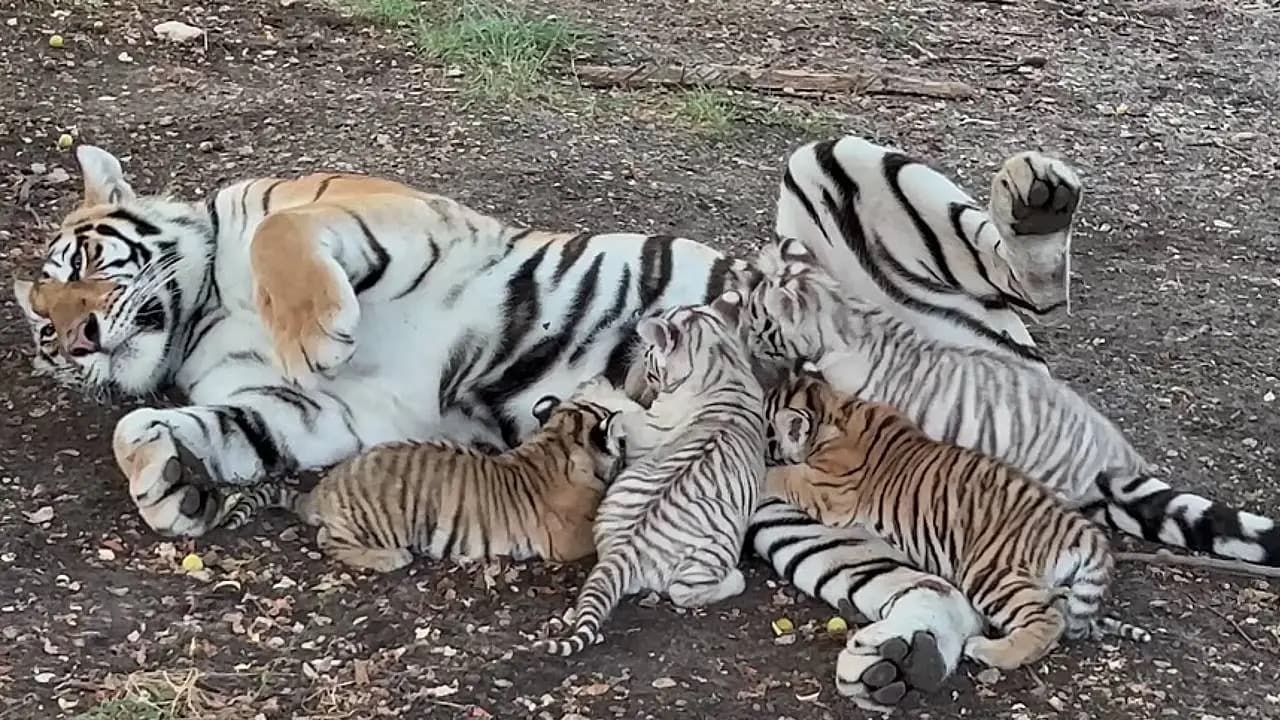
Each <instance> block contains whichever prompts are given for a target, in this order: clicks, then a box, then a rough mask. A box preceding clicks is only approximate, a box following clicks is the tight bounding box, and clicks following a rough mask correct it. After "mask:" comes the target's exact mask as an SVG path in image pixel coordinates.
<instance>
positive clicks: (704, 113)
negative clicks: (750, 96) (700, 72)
mask: <svg viewBox="0 0 1280 720" xmlns="http://www.w3.org/2000/svg"><path fill="white" fill-rule="evenodd" d="M740 115H741V111H740V109H739V107H738V103H737V102H736V101H735V100H734V98H733V96H732V95H729V94H728V93H726V92H724V91H721V90H714V89H710V88H694V89H691V90H686V91H685V92H684V93H683V94H681V95H680V97H679V98H678V100H677V105H676V117H678V118H681V119H683V120H684V121H685V122H687V123H689V124H691V125H693V126H694V127H696V128H698V129H700V130H703V131H706V132H709V133H712V134H715V135H725V134H728V133H729V131H730V130H732V129H733V124H734V122H735V121H737V120H738V119H739V117H740Z"/></svg>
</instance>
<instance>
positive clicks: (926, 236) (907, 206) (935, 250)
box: [880, 152, 960, 287]
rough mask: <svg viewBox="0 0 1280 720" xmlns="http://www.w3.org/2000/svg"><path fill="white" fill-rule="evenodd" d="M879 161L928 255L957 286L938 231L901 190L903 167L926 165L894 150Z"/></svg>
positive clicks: (885, 177) (886, 178)
mask: <svg viewBox="0 0 1280 720" xmlns="http://www.w3.org/2000/svg"><path fill="white" fill-rule="evenodd" d="M880 163H881V168H882V170H883V173H884V179H885V182H887V183H889V189H891V190H892V191H893V196H894V197H895V198H897V199H898V204H899V205H901V206H902V211H903V212H905V213H906V214H907V216H908V217H910V218H911V223H912V224H913V225H915V227H916V233H917V234H918V235H919V236H920V238H921V239H922V240H924V245H925V249H927V250H928V251H929V256H930V257H932V258H933V262H934V264H935V265H936V266H937V267H938V270H940V271H941V272H942V276H943V278H944V279H945V280H946V282H947V284H948V285H951V286H952V287H959V286H960V283H959V282H957V281H956V276H955V275H953V274H951V267H950V266H949V265H947V258H946V256H945V255H943V253H942V243H941V242H939V240H938V233H936V232H934V230H933V226H931V225H930V224H929V223H927V222H925V220H924V218H923V217H921V216H920V211H919V210H917V209H916V206H915V204H914V203H912V202H911V201H910V200H909V199H908V198H907V194H906V193H905V192H903V190H902V182H901V179H900V178H899V176H900V175H901V174H902V170H903V168H905V167H907V166H909V165H920V166H921V167H926V166H924V165H922V164H921V163H919V162H918V161H917V160H916V159H915V158H912V157H908V156H906V155H903V154H902V153H896V152H890V153H885V155H884V156H883V157H882V158H881V159H880Z"/></svg>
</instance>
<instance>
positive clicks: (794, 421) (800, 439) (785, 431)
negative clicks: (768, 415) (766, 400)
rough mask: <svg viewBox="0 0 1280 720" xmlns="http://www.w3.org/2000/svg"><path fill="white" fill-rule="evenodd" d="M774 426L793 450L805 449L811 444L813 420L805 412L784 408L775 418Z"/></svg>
mask: <svg viewBox="0 0 1280 720" xmlns="http://www.w3.org/2000/svg"><path fill="white" fill-rule="evenodd" d="M773 422H774V425H775V426H776V427H777V429H778V434H779V435H780V436H782V438H783V439H784V440H785V441H786V442H787V444H788V445H789V446H791V447H792V448H799V447H803V446H804V445H806V444H808V442H809V433H810V431H811V430H812V429H813V420H812V419H811V417H810V415H809V413H808V412H807V411H805V410H796V409H794V408H782V409H781V410H779V411H778V414H777V415H775V416H774V419H773Z"/></svg>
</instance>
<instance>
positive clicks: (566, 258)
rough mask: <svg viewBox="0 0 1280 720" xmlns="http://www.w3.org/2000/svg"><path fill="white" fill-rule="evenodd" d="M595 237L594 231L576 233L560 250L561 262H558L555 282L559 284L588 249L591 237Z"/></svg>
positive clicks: (554, 277)
mask: <svg viewBox="0 0 1280 720" xmlns="http://www.w3.org/2000/svg"><path fill="white" fill-rule="evenodd" d="M593 237H595V236H594V235H593V234H592V233H589V232H583V233H578V234H577V235H574V236H573V237H572V238H570V239H569V240H568V241H567V242H566V243H565V244H564V247H563V248H562V249H561V250H560V262H559V263H557V264H556V271H555V273H554V275H553V276H552V277H553V282H554V283H556V284H559V282H560V281H561V280H563V279H564V276H565V273H567V272H569V268H571V267H573V265H574V263H576V262H577V261H578V258H581V257H582V254H583V253H584V252H586V251H587V246H589V245H590V244H591V238H593Z"/></svg>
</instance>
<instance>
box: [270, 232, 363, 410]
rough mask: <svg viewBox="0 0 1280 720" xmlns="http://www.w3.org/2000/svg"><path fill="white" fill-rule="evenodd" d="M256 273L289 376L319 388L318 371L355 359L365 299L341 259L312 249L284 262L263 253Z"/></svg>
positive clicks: (279, 355) (278, 351)
mask: <svg viewBox="0 0 1280 720" xmlns="http://www.w3.org/2000/svg"><path fill="white" fill-rule="evenodd" d="M253 273H254V302H255V303H256V305H257V308H258V314H259V316H260V317H261V318H262V322H263V324H264V325H265V326H266V328H267V332H269V333H270V334H271V342H272V345H273V346H274V348H275V358H276V364H277V366H278V367H279V369H280V371H281V372H282V373H283V374H284V376H285V379H287V380H289V381H291V382H294V383H297V384H298V385H301V386H303V387H307V388H310V387H314V386H315V384H316V382H317V376H318V375H325V374H326V373H328V372H329V371H331V370H333V369H334V368H336V367H338V366H339V365H341V364H343V363H345V362H346V361H347V360H348V359H350V357H351V355H352V354H353V353H355V351H356V326H357V325H358V324H359V323H360V303H359V301H358V300H357V299H356V292H355V288H353V287H352V286H351V283H350V282H349V281H348V280H347V276H346V273H345V272H343V270H342V267H341V266H340V265H338V263H337V261H335V260H334V259H333V258H331V257H328V256H325V255H320V254H318V253H315V252H313V253H311V254H308V255H304V256H302V257H297V258H292V259H290V261H289V262H288V263H287V264H285V263H284V262H283V261H282V260H281V259H279V258H276V256H275V255H273V254H271V253H263V252H259V253H256V254H255V258H254V267H253Z"/></svg>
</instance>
